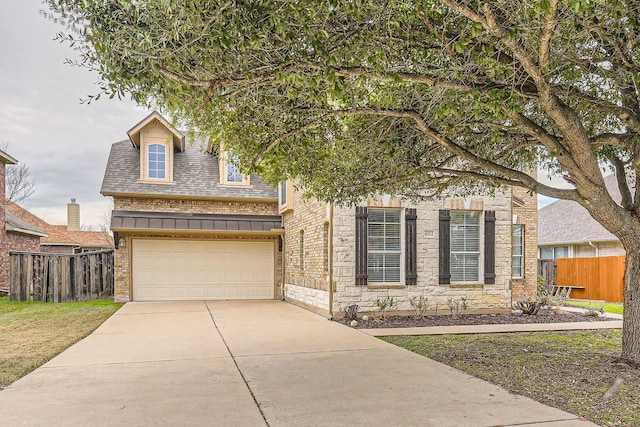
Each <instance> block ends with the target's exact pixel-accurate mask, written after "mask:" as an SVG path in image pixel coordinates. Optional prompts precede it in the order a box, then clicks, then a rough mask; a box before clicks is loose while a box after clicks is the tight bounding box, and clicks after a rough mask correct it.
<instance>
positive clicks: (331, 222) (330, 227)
mask: <svg viewBox="0 0 640 427" xmlns="http://www.w3.org/2000/svg"><path fill="white" fill-rule="evenodd" d="M328 250H329V319H330V320H333V203H331V204H330V205H329V249H328Z"/></svg>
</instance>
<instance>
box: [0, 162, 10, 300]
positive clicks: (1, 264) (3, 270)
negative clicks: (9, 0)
mask: <svg viewBox="0 0 640 427" xmlns="http://www.w3.org/2000/svg"><path fill="white" fill-rule="evenodd" d="M5 171H6V165H5V164H4V163H3V162H0V287H2V288H8V287H9V244H8V242H7V231H6V229H7V227H6V225H5V224H6V213H5V209H6V204H5V197H6V182H5Z"/></svg>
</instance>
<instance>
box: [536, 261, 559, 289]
mask: <svg viewBox="0 0 640 427" xmlns="http://www.w3.org/2000/svg"><path fill="white" fill-rule="evenodd" d="M538 276H542V277H543V278H544V285H545V286H549V285H555V283H556V261H555V260H554V259H539V260H538Z"/></svg>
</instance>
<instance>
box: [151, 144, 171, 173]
mask: <svg viewBox="0 0 640 427" xmlns="http://www.w3.org/2000/svg"><path fill="white" fill-rule="evenodd" d="M154 147H157V148H162V153H152V152H151V151H152V149H154ZM152 154H155V155H158V154H162V156H163V159H162V166H163V167H162V168H159V167H157V166H158V163H159V160H158V159H155V160H151V155H152ZM152 162H155V163H156V167H154V168H152V167H151V163H152ZM168 163H169V159H168V153H167V147H166V146H165V145H164V144H155V143H152V144H149V145H148V146H147V178H148V179H152V180H159V181H166V180H167V175H168V174H167V164H168ZM152 171H154V172H156V173H159V172H162V174H163V175H164V176H151V172H152Z"/></svg>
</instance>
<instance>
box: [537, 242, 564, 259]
mask: <svg viewBox="0 0 640 427" xmlns="http://www.w3.org/2000/svg"><path fill="white" fill-rule="evenodd" d="M558 248H567V258H573V247H572V246H570V245H557V246H545V247H542V248H539V249H538V258H539V259H558V258H557V257H556V249H558ZM544 249H552V250H553V258H542V251H543V250H544Z"/></svg>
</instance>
